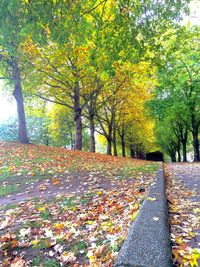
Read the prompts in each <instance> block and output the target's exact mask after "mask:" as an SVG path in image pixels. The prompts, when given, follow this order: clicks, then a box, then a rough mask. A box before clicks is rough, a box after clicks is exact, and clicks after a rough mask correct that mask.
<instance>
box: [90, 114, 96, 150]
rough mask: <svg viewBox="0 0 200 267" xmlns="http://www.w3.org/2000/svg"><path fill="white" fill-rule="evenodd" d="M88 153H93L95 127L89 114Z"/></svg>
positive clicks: (92, 116) (91, 115) (92, 117)
mask: <svg viewBox="0 0 200 267" xmlns="http://www.w3.org/2000/svg"><path fill="white" fill-rule="evenodd" d="M89 121H90V152H95V136H94V134H95V125H94V115H93V113H92V114H90V118H89Z"/></svg>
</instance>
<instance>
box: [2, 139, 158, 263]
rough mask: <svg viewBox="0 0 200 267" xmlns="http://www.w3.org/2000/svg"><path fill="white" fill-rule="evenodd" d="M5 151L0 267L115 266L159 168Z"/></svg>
mask: <svg viewBox="0 0 200 267" xmlns="http://www.w3.org/2000/svg"><path fill="white" fill-rule="evenodd" d="M0 148H1V150H0V184H1V191H0V196H1V198H0V201H1V203H2V204H1V206H0V242H1V245H0V265H1V266H4V267H5V266H11V267H16V266H18V267H19V266H20V267H25V266H44V267H47V266H48V267H49V266H51V267H55V266H73V267H78V266H82V267H86V266H93V267H100V266H104V267H110V266H112V265H113V262H114V260H115V259H116V256H117V253H118V251H119V249H120V247H121V244H122V243H123V241H124V239H125V236H126V232H127V230H128V228H129V226H130V223H131V221H133V220H134V219H135V218H136V216H137V212H138V209H139V207H140V204H141V202H142V201H143V199H144V198H145V195H146V192H147V191H148V189H149V187H150V186H151V184H152V182H153V181H154V177H155V173H156V172H157V170H158V169H159V167H160V164H159V163H155V162H147V161H141V160H132V159H125V158H118V157H112V156H106V155H101V154H94V153H87V152H78V151H70V150H66V149H60V148H53V147H45V146H34V145H19V144H17V143H16V144H13V143H10V144H9V143H7V144H6V143H0ZM27 198H31V199H27ZM32 198H33V199H32ZM3 203H4V204H3Z"/></svg>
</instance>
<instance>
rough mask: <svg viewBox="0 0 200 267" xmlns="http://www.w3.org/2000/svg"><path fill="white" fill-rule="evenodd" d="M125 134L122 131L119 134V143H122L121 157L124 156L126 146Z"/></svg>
mask: <svg viewBox="0 0 200 267" xmlns="http://www.w3.org/2000/svg"><path fill="white" fill-rule="evenodd" d="M124 137H125V135H124V134H123V133H122V135H121V145H122V157H126V146H125V139H124Z"/></svg>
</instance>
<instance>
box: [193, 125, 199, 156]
mask: <svg viewBox="0 0 200 267" xmlns="http://www.w3.org/2000/svg"><path fill="white" fill-rule="evenodd" d="M192 136H193V148H194V161H199V160H200V158H199V140H198V131H197V130H196V129H195V130H193V132H192Z"/></svg>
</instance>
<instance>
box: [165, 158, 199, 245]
mask: <svg viewBox="0 0 200 267" xmlns="http://www.w3.org/2000/svg"><path fill="white" fill-rule="evenodd" d="M168 166H169V168H170V170H171V171H172V172H173V173H174V174H175V178H176V179H179V180H180V181H181V182H182V183H183V184H184V185H185V186H186V188H187V189H188V190H189V191H191V192H192V195H191V197H190V200H191V201H193V202H195V206H196V207H198V208H200V163H175V164H169V165H168ZM196 232H197V233H198V235H197V236H196V237H195V238H194V239H192V240H191V242H190V244H191V245H192V246H193V247H199V248H200V229H198V228H197V229H196Z"/></svg>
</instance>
